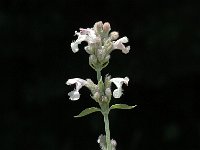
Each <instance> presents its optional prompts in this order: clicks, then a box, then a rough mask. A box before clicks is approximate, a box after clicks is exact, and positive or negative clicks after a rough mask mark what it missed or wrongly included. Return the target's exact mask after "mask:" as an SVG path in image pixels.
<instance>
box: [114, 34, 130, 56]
mask: <svg viewBox="0 0 200 150" xmlns="http://www.w3.org/2000/svg"><path fill="white" fill-rule="evenodd" d="M123 43H128V38H127V37H126V36H125V37H122V38H120V39H118V40H117V41H114V42H113V49H120V50H122V52H123V53H124V54H127V53H128V52H129V50H130V46H127V47H125V45H124V44H123Z"/></svg>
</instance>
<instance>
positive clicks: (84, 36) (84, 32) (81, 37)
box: [71, 28, 97, 53]
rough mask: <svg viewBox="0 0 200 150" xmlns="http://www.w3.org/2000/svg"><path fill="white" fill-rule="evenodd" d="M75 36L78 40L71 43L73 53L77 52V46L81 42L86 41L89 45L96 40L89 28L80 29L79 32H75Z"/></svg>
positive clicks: (93, 32)
mask: <svg viewBox="0 0 200 150" xmlns="http://www.w3.org/2000/svg"><path fill="white" fill-rule="evenodd" d="M75 35H77V36H78V39H77V40H76V41H73V42H72V43H71V48H72V51H73V52H74V53H76V52H78V51H79V49H78V45H79V44H81V42H83V41H86V42H88V44H90V43H95V42H96V39H97V36H96V34H95V31H94V30H93V29H90V28H87V29H83V28H80V32H77V31H75Z"/></svg>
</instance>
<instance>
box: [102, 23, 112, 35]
mask: <svg viewBox="0 0 200 150" xmlns="http://www.w3.org/2000/svg"><path fill="white" fill-rule="evenodd" d="M110 30H111V28H110V23H109V22H105V23H104V24H103V32H104V33H107V34H108V33H109V32H110Z"/></svg>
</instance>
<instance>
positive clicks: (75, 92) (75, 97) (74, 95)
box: [66, 78, 87, 100]
mask: <svg viewBox="0 0 200 150" xmlns="http://www.w3.org/2000/svg"><path fill="white" fill-rule="evenodd" d="M86 83H87V81H85V80H83V79H80V78H73V79H69V80H68V81H67V82H66V84H67V85H72V84H76V88H75V89H74V90H73V91H71V92H69V93H68V95H69V96H70V98H69V99H70V100H78V99H79V98H80V93H79V90H80V89H81V88H82V86H84V85H85V84H86Z"/></svg>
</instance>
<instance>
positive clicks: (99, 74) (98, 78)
mask: <svg viewBox="0 0 200 150" xmlns="http://www.w3.org/2000/svg"><path fill="white" fill-rule="evenodd" d="M96 72H97V81H99V80H100V79H101V69H96Z"/></svg>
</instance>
